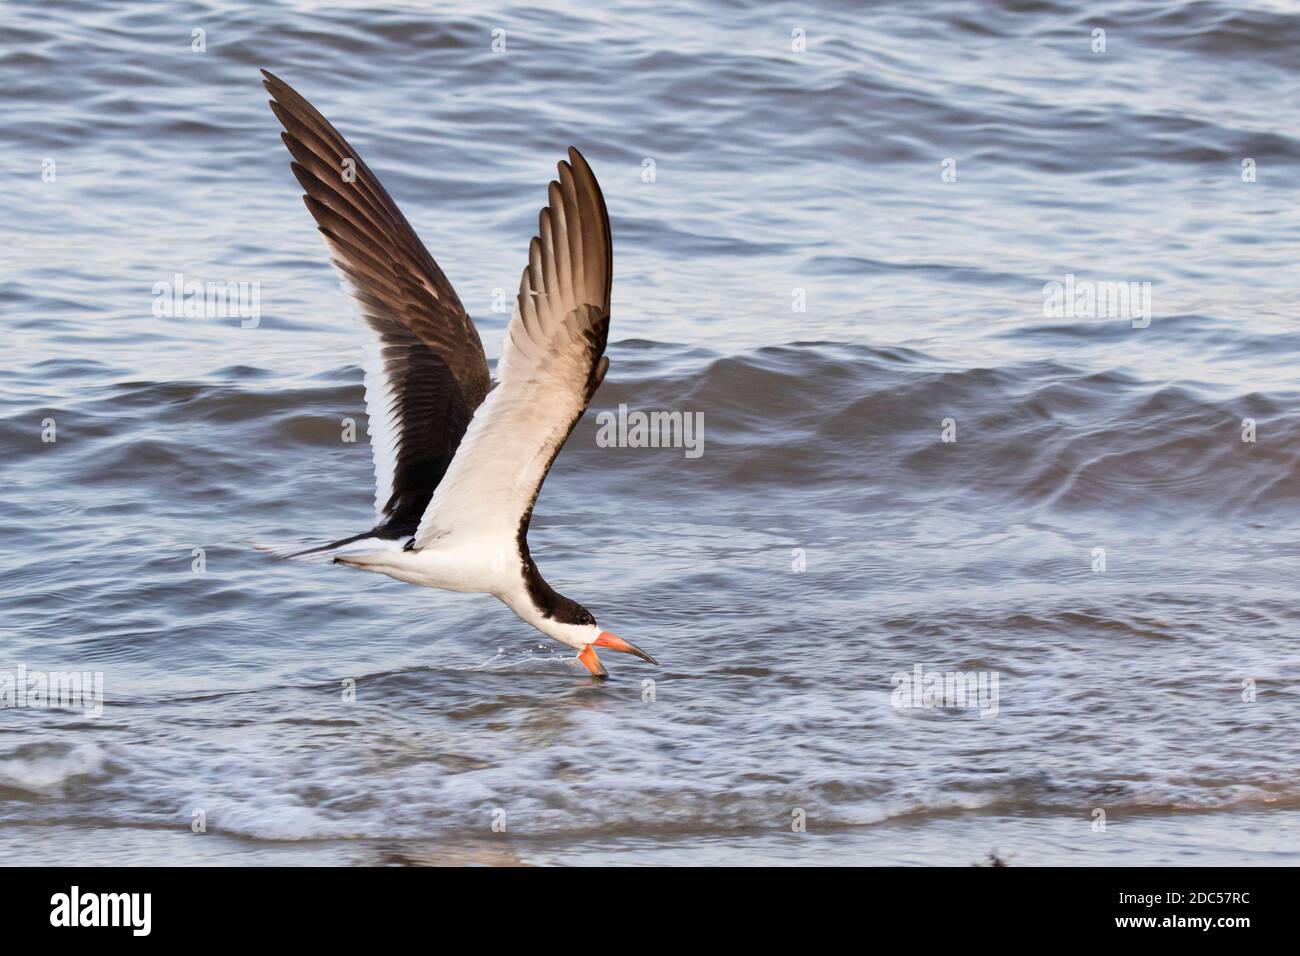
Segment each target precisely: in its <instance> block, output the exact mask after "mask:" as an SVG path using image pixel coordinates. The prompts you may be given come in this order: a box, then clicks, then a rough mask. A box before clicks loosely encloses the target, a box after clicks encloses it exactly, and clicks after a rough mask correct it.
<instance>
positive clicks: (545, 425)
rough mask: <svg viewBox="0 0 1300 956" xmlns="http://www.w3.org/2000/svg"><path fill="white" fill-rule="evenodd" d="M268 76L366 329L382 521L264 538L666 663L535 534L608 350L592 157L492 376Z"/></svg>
mask: <svg viewBox="0 0 1300 956" xmlns="http://www.w3.org/2000/svg"><path fill="white" fill-rule="evenodd" d="M262 77H263V85H264V86H265V87H266V89H267V91H268V92H269V93H270V95H271V99H270V106H271V110H272V112H273V113H274V114H275V116H276V118H277V119H279V121H280V123H281V125H282V126H283V127H284V130H283V132H282V133H281V134H280V137H281V139H282V140H283V142H284V144H285V146H287V147H288V149H289V153H290V155H291V156H292V162H291V163H290V169H291V170H292V171H293V174H294V176H295V177H296V178H297V180H298V182H299V184H301V186H302V188H303V190H304V195H303V202H304V203H306V205H307V209H308V210H309V211H310V212H311V214H312V217H313V218H314V219H315V220H316V225H317V227H318V229H319V230H320V232H321V234H322V235H323V236H324V237H325V243H326V246H327V247H328V249H329V252H330V258H331V261H332V263H333V265H334V266H335V267H336V269H337V270H338V272H339V273H340V275H341V279H342V282H343V285H344V287H345V289H346V290H347V291H349V292H350V293H351V297H352V299H353V300H354V302H355V304H356V306H357V308H356V310H355V311H356V312H357V314H358V317H359V318H360V320H361V321H360V324H361V326H362V327H363V328H364V329H366V330H367V331H368V332H369V333H370V334H369V335H368V337H367V338H368V344H367V348H366V353H365V362H364V366H363V367H364V370H365V395H366V411H367V415H368V418H369V425H368V428H369V433H370V444H371V453H372V457H373V460H374V470H375V485H376V489H375V510H376V515H377V524H376V525H375V526H374V527H373V528H371V529H370V530H369V531H364V532H362V533H360V534H356V535H353V536H351V537H347V538H343V539H342V540H339V541H334V542H331V543H329V544H324V545H319V546H317V547H312V548H308V549H306V550H303V551H291V550H289V549H276V548H272V547H267V546H260V548H261V550H264V551H269V552H270V553H272V554H274V555H275V556H277V557H285V558H312V557H318V558H319V557H332V559H333V561H334V563H336V564H341V565H345V566H348V567H351V568H360V569H362V570H365V571H372V572H376V573H379V574H385V575H388V576H389V577H391V578H395V579H396V580H398V581H403V582H405V583H408V584H414V585H419V586H422V587H428V588H438V589H443V590H450V591H460V592H469V593H485V594H491V595H493V596H495V597H496V598H498V599H499V600H500V601H501V602H503V603H504V604H505V605H506V606H507V607H508V608H510V610H512V611H513V612H514V613H515V614H516V615H517V616H518V617H519V618H520V619H521V620H523V621H524V622H525V623H527V624H530V625H532V626H533V627H534V628H536V629H537V630H539V631H541V632H542V633H543V634H545V635H546V636H547V637H549V638H552V639H553V640H556V641H558V642H559V643H561V644H564V645H567V646H568V647H571V648H573V649H575V650H576V651H577V652H578V654H577V660H578V661H579V662H581V664H582V665H583V667H585V668H586V670H587V671H588V672H589V673H590V674H591V675H592V677H594V678H597V679H603V678H606V677H608V671H607V670H606V669H605V666H604V665H603V664H602V663H601V660H600V658H599V657H597V655H596V649H597V648H606V649H608V650H611V651H621V652H624V653H628V654H633V655H635V656H636V657H639V658H641V659H642V660H645V661H647V662H649V663H651V664H658V661H656V660H655V659H654V658H653V657H651V656H650V655H649V654H647V653H646V652H645V651H643V650H642V649H641V648H639V647H637V646H636V645H635V644H633V643H632V642H630V641H627V640H624V639H623V638H621V637H618V636H617V635H615V634H613V633H610V632H609V631H605V630H603V629H602V628H601V627H600V625H598V624H597V623H596V618H595V616H594V615H592V613H591V612H590V611H589V610H587V609H586V608H585V607H583V606H582V605H581V604H579V603H578V602H577V601H574V600H571V599H570V598H567V597H565V596H564V595H562V594H560V593H558V592H557V591H556V590H555V589H554V588H552V587H551V586H550V585H549V584H547V582H546V580H545V579H544V578H543V577H542V576H541V574H540V573H539V572H538V570H537V565H536V563H535V562H534V561H533V559H532V557H531V556H530V554H529V551H528V528H529V523H530V521H531V520H532V515H533V507H534V505H535V504H536V502H537V496H538V494H539V493H540V491H541V487H542V482H543V481H545V480H546V475H547V473H548V472H549V471H550V469H551V465H552V464H553V463H554V461H555V458H556V456H557V455H558V454H559V452H560V449H561V448H562V447H563V445H564V443H565V441H566V440H567V439H568V437H569V435H570V434H571V433H572V432H573V429H574V426H576V425H577V423H578V420H579V419H580V418H581V417H582V415H583V413H584V412H585V411H586V409H587V406H588V405H589V404H590V403H591V399H592V396H593V395H595V393H596V390H597V389H598V388H599V387H600V384H601V382H602V381H603V380H604V378H605V373H606V371H607V370H608V368H609V359H608V358H606V356H605V344H606V340H607V339H608V336H609V315H610V287H611V284H612V279H613V243H612V238H611V233H610V223H609V214H608V212H607V211H606V209H605V200H604V196H603V195H602V194H601V191H600V186H599V185H598V184H597V182H596V177H595V174H594V173H593V172H592V170H591V167H590V166H589V165H588V164H587V161H586V159H585V158H583V156H582V154H581V153H580V152H579V151H578V150H577V149H576V148H573V147H571V148H570V149H569V151H568V159H567V161H565V160H561V161H560V162H559V163H558V164H557V171H558V175H557V178H556V179H555V180H553V181H551V182H550V183H549V184H548V187H547V204H546V205H545V206H544V207H543V208H542V210H541V212H540V213H539V216H538V230H537V235H536V236H534V237H533V238H532V241H531V242H530V243H529V246H528V263H527V265H526V266H525V267H524V270H523V275H522V277H521V279H520V282H519V293H518V295H517V296H516V298H515V304H514V310H513V315H512V317H511V319H510V322H509V325H508V326H507V329H506V336H505V342H504V344H503V345H502V348H501V356H500V358H499V359H498V360H497V365H496V377H497V382H496V384H495V386H494V385H493V384H492V382H491V379H490V377H489V374H488V366H487V358H486V356H485V355H484V352H483V344H482V341H481V339H480V338H479V333H478V330H477V328H476V327H475V325H474V322H473V320H471V319H470V317H469V315H468V313H467V312H466V311H465V308H464V306H463V305H462V304H461V302H460V299H459V298H458V297H457V295H456V292H455V290H454V289H453V288H452V286H451V283H450V282H448V280H447V277H446V276H445V275H444V274H443V272H442V269H440V268H439V266H438V264H437V263H436V262H435V261H434V259H433V257H432V256H431V255H430V254H429V252H428V250H427V249H426V248H425V246H424V244H423V243H421V242H420V239H419V238H418V237H417V236H416V234H415V231H414V230H413V229H412V228H411V225H410V223H408V222H407V220H406V217H405V216H403V215H402V213H401V211H400V210H399V209H398V208H397V204H396V203H394V202H393V200H392V198H391V197H390V196H389V194H388V192H387V191H386V190H385V189H384V187H383V186H382V185H381V184H380V182H379V179H378V177H377V176H375V174H374V173H373V172H372V171H371V170H370V168H369V167H368V166H367V165H366V164H365V162H363V161H362V159H361V157H360V156H359V155H358V153H357V151H356V150H354V149H353V148H352V147H351V145H349V144H348V141H347V140H346V139H344V138H343V136H342V135H341V134H340V133H339V132H338V130H336V129H335V128H334V126H333V125H331V124H330V122H329V121H328V120H327V119H325V117H324V116H323V115H322V114H321V113H320V111H319V110H317V109H316V108H315V107H314V106H312V104H311V103H309V102H308V101H307V100H306V99H305V98H304V97H303V96H302V95H301V94H299V93H298V92H297V91H296V90H294V89H293V88H292V87H291V86H290V85H289V84H288V83H286V82H285V81H284V80H281V79H280V78H279V77H277V76H275V75H274V74H272V73H270V72H269V71H267V70H262Z"/></svg>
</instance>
